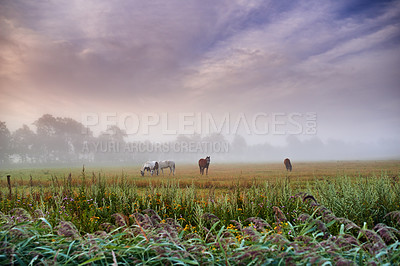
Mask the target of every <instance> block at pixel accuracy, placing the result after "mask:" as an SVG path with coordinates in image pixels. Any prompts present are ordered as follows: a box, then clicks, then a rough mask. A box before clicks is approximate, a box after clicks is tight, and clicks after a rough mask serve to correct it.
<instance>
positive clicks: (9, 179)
mask: <svg viewBox="0 0 400 266" xmlns="http://www.w3.org/2000/svg"><path fill="white" fill-rule="evenodd" d="M7 184H8V190H10V197H11V176H10V175H7Z"/></svg>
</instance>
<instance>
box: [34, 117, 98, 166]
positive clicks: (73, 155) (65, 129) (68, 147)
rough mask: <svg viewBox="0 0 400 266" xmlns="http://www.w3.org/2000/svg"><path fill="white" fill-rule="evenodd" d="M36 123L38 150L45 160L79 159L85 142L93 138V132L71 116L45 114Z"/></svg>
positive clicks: (63, 160) (64, 160)
mask: <svg viewBox="0 0 400 266" xmlns="http://www.w3.org/2000/svg"><path fill="white" fill-rule="evenodd" d="M34 125H35V126H36V128H37V130H36V132H37V145H38V149H37V150H38V151H39V152H40V154H41V155H42V161H44V162H52V161H62V162H66V161H73V160H77V159H78V158H79V154H80V152H81V151H82V149H83V145H84V142H85V141H88V140H90V139H92V138H93V135H92V132H90V131H89V132H88V131H87V129H86V128H85V127H84V125H82V124H81V123H79V122H77V121H75V120H73V119H71V118H63V117H57V118H56V117H54V116H52V115H50V114H45V115H43V116H42V117H40V118H39V119H38V120H36V121H35V122H34Z"/></svg>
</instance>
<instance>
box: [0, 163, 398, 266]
mask: <svg viewBox="0 0 400 266" xmlns="http://www.w3.org/2000/svg"><path fill="white" fill-rule="evenodd" d="M139 170H140V166H132V167H118V168H117V167H115V168H113V167H104V168H101V167H93V168H91V167H90V166H85V167H84V168H83V167H80V168H74V169H61V168H41V169H38V168H37V169H9V170H1V171H0V175H1V190H0V211H1V213H0V223H1V226H0V229H1V231H0V243H1V244H0V264H12V263H15V264H21V265H25V264H26V265H28V264H44V265H47V264H54V263H56V264H66V265H75V264H96V265H107V264H112V263H118V264H144V265H148V264H150V265H153V264H154V265H165V264H167V265H168V264H194V265H249V264H255V265H259V264H288V265H290V264H293V265H294V264H307V263H309V264H324V263H328V264H351V263H354V264H360V265H362V264H384V263H389V264H399V263H400V241H399V239H400V182H399V173H400V162H399V161H368V162H364V161H355V162H326V163H311V162H305V163H294V164H293V171H292V172H287V171H286V170H285V168H284V166H283V164H282V163H276V164H232V165H228V164H213V163H211V165H210V169H209V175H208V176H205V175H204V176H201V175H200V174H199V169H198V167H197V166H196V165H194V164H193V165H179V164H178V163H177V168H176V174H175V176H172V175H171V176H170V175H168V173H169V170H167V171H164V176H163V175H162V174H161V175H159V176H150V175H145V176H144V177H142V176H140V172H139ZM7 175H10V176H11V180H10V181H11V182H10V186H9V184H8V183H7V178H6V176H7Z"/></svg>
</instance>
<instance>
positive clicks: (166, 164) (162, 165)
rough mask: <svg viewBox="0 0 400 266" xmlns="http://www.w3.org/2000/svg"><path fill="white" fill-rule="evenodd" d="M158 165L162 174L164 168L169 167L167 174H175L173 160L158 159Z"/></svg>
mask: <svg viewBox="0 0 400 266" xmlns="http://www.w3.org/2000/svg"><path fill="white" fill-rule="evenodd" d="M158 167H159V169H160V170H161V172H162V173H163V175H164V170H163V169H164V168H169V174H171V173H172V175H175V162H174V161H160V162H158Z"/></svg>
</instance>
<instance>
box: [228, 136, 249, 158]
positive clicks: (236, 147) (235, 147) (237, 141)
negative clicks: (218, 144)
mask: <svg viewBox="0 0 400 266" xmlns="http://www.w3.org/2000/svg"><path fill="white" fill-rule="evenodd" d="M231 146H232V152H233V153H235V154H236V155H240V156H242V155H244V153H245V152H246V149H247V143H246V140H245V139H244V138H243V137H242V136H241V135H235V137H234V138H233V141H232V144H231Z"/></svg>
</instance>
